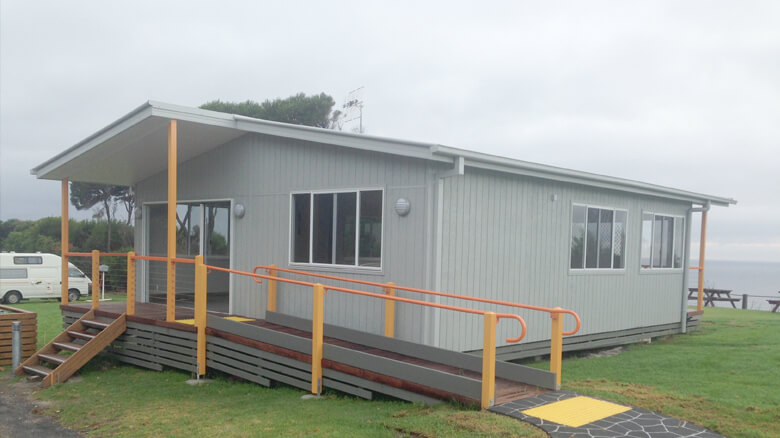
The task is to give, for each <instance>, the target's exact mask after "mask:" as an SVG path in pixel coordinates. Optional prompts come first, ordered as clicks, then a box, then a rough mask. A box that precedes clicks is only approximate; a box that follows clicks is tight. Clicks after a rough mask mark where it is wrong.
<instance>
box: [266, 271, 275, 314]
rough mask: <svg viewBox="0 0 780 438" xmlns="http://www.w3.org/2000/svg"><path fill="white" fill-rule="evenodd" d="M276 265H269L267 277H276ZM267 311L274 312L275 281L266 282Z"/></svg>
mask: <svg viewBox="0 0 780 438" xmlns="http://www.w3.org/2000/svg"><path fill="white" fill-rule="evenodd" d="M274 268H276V265H271V269H269V270H268V275H270V276H271V277H276V275H277V274H276V269H274ZM267 310H270V311H271V312H276V280H268V306H267Z"/></svg>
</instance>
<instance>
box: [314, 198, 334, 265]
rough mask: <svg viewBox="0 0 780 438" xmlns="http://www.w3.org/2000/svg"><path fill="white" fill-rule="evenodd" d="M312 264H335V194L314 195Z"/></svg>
mask: <svg viewBox="0 0 780 438" xmlns="http://www.w3.org/2000/svg"><path fill="white" fill-rule="evenodd" d="M312 228H313V230H312V259H313V260H312V262H314V263H333V194H332V193H317V194H315V195H314V222H313V227H312Z"/></svg>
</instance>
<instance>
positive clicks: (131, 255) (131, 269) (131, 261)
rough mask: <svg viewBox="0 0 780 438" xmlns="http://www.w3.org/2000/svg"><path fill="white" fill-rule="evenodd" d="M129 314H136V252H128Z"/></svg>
mask: <svg viewBox="0 0 780 438" xmlns="http://www.w3.org/2000/svg"><path fill="white" fill-rule="evenodd" d="M126 310H127V314H128V315H135V252H133V251H129V252H128V253H127V308H126Z"/></svg>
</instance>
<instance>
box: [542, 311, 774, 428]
mask: <svg viewBox="0 0 780 438" xmlns="http://www.w3.org/2000/svg"><path fill="white" fill-rule="evenodd" d="M628 349H629V351H628V352H625V353H622V354H620V355H618V356H614V357H602V358H592V359H571V360H566V361H564V363H563V386H564V387H565V388H566V389H571V390H574V391H579V392H583V393H587V394H592V395H596V396H600V397H604V398H608V399H611V400H615V401H618V402H623V403H627V404H633V405H636V406H639V407H642V408H645V409H650V410H653V411H658V412H662V413H665V414H667V415H671V416H675V417H679V418H683V419H686V420H689V421H692V422H694V423H696V424H699V425H701V426H703V427H706V428H708V429H711V430H714V431H716V432H718V433H721V434H723V435H726V436H729V437H778V436H780V314H778V313H770V312H765V311H763V312H762V311H755V310H734V309H724V308H714V309H711V308H708V309H706V310H705V313H704V318H703V320H702V324H701V329H700V330H698V331H695V332H693V333H691V334H690V335H677V336H671V337H668V338H665V339H661V340H656V341H653V343H652V344H637V345H632V346H630V347H628ZM536 366H545V364H544V363H539V364H536Z"/></svg>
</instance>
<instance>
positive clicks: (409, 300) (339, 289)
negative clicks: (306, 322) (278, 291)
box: [206, 265, 527, 342]
mask: <svg viewBox="0 0 780 438" xmlns="http://www.w3.org/2000/svg"><path fill="white" fill-rule="evenodd" d="M206 268H208V269H212V270H215V271H223V272H229V273H232V274H239V275H245V276H248V277H254V278H265V279H266V280H275V281H281V282H283V283H292V284H297V285H301V286H310V287H313V286H315V283H309V282H307V281H300V280H291V279H289V278H281V277H272V276H270V275H263V274H258V273H256V272H245V271H238V270H236V269H228V268H221V267H218V266H211V265H206ZM385 286H386V285H385ZM323 288H324V289H325V290H326V291H328V290H332V291H337V292H346V293H351V294H355V295H364V296H370V297H375V298H380V299H383V300H391V301H400V302H403V303H410V304H418V305H421V306H427V307H436V308H439V309H447V310H453V311H456V312H463V313H471V314H475V315H485V314H487V313H490V312H487V311H484V310H475V309H468V308H465V307H458V306H449V305H446V304H439V303H429V302H427V301H420V300H415V299H412V298H403V297H397V296H392V295H383V294H378V293H374V292H365V291H359V290H355V289H347V288H343V287H336V286H325V285H323ZM496 316H497V317H498V318H510V319H515V320H517V321H519V322H520V325H521V326H522V327H523V331H522V333H521V334H520V336H518V337H516V338H507V339H506V341H507V342H519V341H520V340H521V339H523V338H524V337H525V334H526V331H527V330H526V324H525V320H524V319H523V318H522V317H520V316H519V315H514V314H511V313H496Z"/></svg>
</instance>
